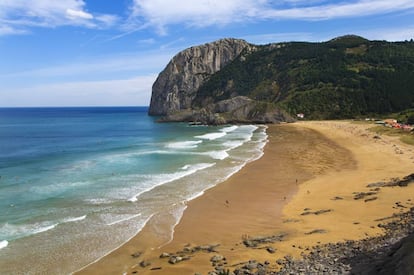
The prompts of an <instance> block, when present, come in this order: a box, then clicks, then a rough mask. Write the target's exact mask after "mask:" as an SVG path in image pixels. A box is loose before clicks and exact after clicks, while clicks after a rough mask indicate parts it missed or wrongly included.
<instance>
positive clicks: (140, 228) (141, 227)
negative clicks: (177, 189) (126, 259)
mask: <svg viewBox="0 0 414 275" xmlns="http://www.w3.org/2000/svg"><path fill="white" fill-rule="evenodd" d="M153 216H154V214H152V215H150V216H149V217H148V218H147V219H146V220H145V221H144V222H142V223H141V224H140V226H139V227H138V229H137V231H136V232H135V234H133V235H132V236H131V237H130V238H128V239H126V240H125V242H124V243H122V244H120V245H119V246H117V247H115V248H114V249H112V250H110V251H109V252H107V253H106V254H104V255H102V256H101V257H100V258H98V259H96V260H95V261H93V262H91V263H89V264H87V265H85V266H83V267H81V268H79V269H78V270H76V271H75V272H73V273H78V272H79V271H81V270H83V269H85V268H87V267H88V266H90V265H92V264H94V263H96V262H98V261H99V260H101V259H102V258H103V257H105V256H107V255H109V254H111V253H112V252H114V251H115V250H117V249H118V248H120V247H121V246H123V245H124V244H126V243H127V242H129V241H130V240H131V239H132V238H133V237H134V236H135V235H136V234H138V233H139V232H140V231H141V230H142V229H143V228H144V227H145V225H146V224H147V223H148V222H149V221H150V220H151V218H152V217H153ZM73 273H71V274H73Z"/></svg>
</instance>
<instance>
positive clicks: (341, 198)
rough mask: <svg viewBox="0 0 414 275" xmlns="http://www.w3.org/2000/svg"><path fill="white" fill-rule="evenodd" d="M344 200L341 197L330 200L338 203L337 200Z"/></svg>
mask: <svg viewBox="0 0 414 275" xmlns="http://www.w3.org/2000/svg"><path fill="white" fill-rule="evenodd" d="M343 199H344V198H342V197H338V196H336V197H334V198H332V200H333V201H339V200H343Z"/></svg>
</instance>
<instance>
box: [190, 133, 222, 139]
mask: <svg viewBox="0 0 414 275" xmlns="http://www.w3.org/2000/svg"><path fill="white" fill-rule="evenodd" d="M225 135H227V133H225V132H216V133H209V134H204V135H201V136H195V138H201V139H208V140H216V139H218V138H221V137H224V136H225Z"/></svg>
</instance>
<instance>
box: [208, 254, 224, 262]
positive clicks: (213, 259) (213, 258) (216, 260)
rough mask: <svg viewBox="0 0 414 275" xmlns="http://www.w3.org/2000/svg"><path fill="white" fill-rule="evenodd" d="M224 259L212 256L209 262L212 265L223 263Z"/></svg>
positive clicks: (221, 256) (219, 256)
mask: <svg viewBox="0 0 414 275" xmlns="http://www.w3.org/2000/svg"><path fill="white" fill-rule="evenodd" d="M225 259H226V258H224V256H223V255H214V256H213V257H211V258H210V262H212V263H217V262H220V261H224V260H225Z"/></svg>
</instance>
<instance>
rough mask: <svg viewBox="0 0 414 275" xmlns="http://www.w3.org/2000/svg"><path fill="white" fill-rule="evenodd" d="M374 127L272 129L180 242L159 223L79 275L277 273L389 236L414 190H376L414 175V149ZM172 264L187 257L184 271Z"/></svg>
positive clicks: (201, 207)
mask: <svg viewBox="0 0 414 275" xmlns="http://www.w3.org/2000/svg"><path fill="white" fill-rule="evenodd" d="M369 127H372V125H369V124H363V123H352V122H345V121H322V122H316V121H315V122H298V123H294V124H283V125H270V126H269V128H268V130H267V132H268V135H269V142H268V144H267V145H266V147H265V152H264V156H263V157H262V158H260V159H259V160H256V161H254V162H251V163H249V164H247V165H246V166H245V167H244V168H243V169H242V170H241V171H239V172H238V173H236V174H235V175H233V176H232V177H231V178H229V179H228V180H227V181H225V182H224V183H221V184H219V185H218V186H216V187H214V188H212V189H210V190H208V191H207V192H205V194H204V195H202V196H201V197H198V198H197V199H195V200H192V201H190V202H189V203H188V206H187V209H186V211H185V212H184V215H183V217H182V218H181V221H180V223H179V224H178V225H177V226H175V228H174V234H173V238H172V239H171V228H170V225H169V224H170V223H171V220H173V218H174V217H171V216H168V215H166V214H164V215H163V214H159V215H156V216H154V217H153V218H152V219H151V220H150V221H149V222H148V223H147V225H146V227H145V228H144V229H143V230H142V231H141V232H140V233H139V234H138V235H137V236H136V237H134V238H133V239H131V240H130V241H129V242H128V243H126V244H125V245H123V246H122V247H120V248H119V249H117V250H115V251H114V252H112V253H110V254H109V255H107V256H106V257H104V258H102V259H101V260H99V261H98V262H96V263H94V264H92V265H90V266H88V267H87V268H85V269H83V270H82V271H81V272H78V273H77V274H102V273H105V274H123V273H124V274H195V273H196V272H198V273H200V274H207V273H208V272H209V271H212V270H214V267H213V266H212V261H211V258H212V257H213V256H215V255H219V256H220V257H221V256H223V257H224V258H225V259H222V258H220V257H218V258H217V259H216V260H217V261H213V262H214V263H215V264H219V265H223V267H224V268H225V269H230V270H233V269H234V268H236V267H238V266H240V265H241V264H243V263H246V262H248V261H249V260H251V259H255V260H258V261H261V262H268V266H269V269H271V270H275V271H277V270H278V268H279V265H278V264H277V263H276V260H277V259H280V258H283V257H284V256H286V255H290V256H292V257H294V258H298V257H300V255H301V253H306V251H307V249H309V248H310V247H312V246H314V245H316V244H324V243H331V242H340V241H345V240H359V239H363V238H366V237H368V236H377V235H380V234H382V233H383V229H381V228H379V227H378V226H377V225H378V220H379V219H381V218H384V217H389V216H391V215H392V214H393V213H399V212H402V211H406V210H405V209H406V208H405V207H412V206H413V205H414V185H408V186H407V187H403V188H402V187H398V186H397V187H387V188H374V187H367V185H368V184H372V183H378V182H384V181H390V180H391V179H393V178H402V177H404V176H407V175H409V174H411V173H413V172H414V148H413V147H412V146H408V145H404V144H402V143H401V142H400V141H399V140H397V139H396V138H395V137H388V136H381V137H380V138H374V136H375V133H373V132H371V131H368V130H367V129H368V128H369ZM399 205H402V207H401V206H399ZM258 236H261V237H260V238H259V237H258ZM266 237H267V238H266ZM254 240H259V245H255V243H254ZM162 253H169V255H170V256H167V254H165V256H166V257H164V258H160V257H159V256H160V255H161V254H162ZM172 255H175V256H178V257H180V258H179V260H178V262H177V263H175V264H171V263H169V261H170V260H171V258H172V257H171V256H172Z"/></svg>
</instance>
